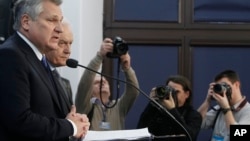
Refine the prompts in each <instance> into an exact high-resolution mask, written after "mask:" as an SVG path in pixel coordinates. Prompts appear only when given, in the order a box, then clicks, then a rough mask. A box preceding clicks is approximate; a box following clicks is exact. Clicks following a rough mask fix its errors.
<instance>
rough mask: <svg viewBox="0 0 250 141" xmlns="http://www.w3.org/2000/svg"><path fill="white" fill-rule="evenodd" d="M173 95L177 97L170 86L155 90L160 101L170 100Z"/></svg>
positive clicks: (158, 87) (162, 86) (161, 86)
mask: <svg viewBox="0 0 250 141" xmlns="http://www.w3.org/2000/svg"><path fill="white" fill-rule="evenodd" d="M171 93H172V96H174V95H176V91H175V89H174V88H172V87H170V86H164V85H160V86H157V87H156V89H155V96H156V97H157V98H159V99H169V96H170V94H171Z"/></svg>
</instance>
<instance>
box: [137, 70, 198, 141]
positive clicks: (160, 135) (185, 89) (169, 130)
mask: <svg viewBox="0 0 250 141" xmlns="http://www.w3.org/2000/svg"><path fill="white" fill-rule="evenodd" d="M170 87H171V88H173V89H174V91H172V90H168V88H170ZM161 89H162V88H161ZM159 92H165V94H159ZM162 95H165V97H162ZM150 97H152V98H154V99H156V101H157V102H159V104H161V105H162V106H163V107H164V108H165V109H166V110H167V111H168V112H169V113H170V114H171V115H172V116H173V117H174V118H173V117H172V116H170V115H169V114H168V113H167V112H166V111H164V110H160V109H159V108H157V106H156V105H154V104H153V103H149V104H148V105H147V107H146V108H145V110H144V111H143V112H142V114H141V116H140V119H139V123H138V126H137V128H144V127H148V130H149V132H150V133H151V134H153V135H154V136H155V137H154V139H153V140H157V141H158V140H171V141H174V140H178V141H181V140H184V141H187V140H192V141H195V140H196V138H197V135H198V133H199V131H200V126H201V121H202V118H201V115H200V114H199V113H198V112H197V111H196V110H194V108H193V106H192V104H191V100H192V90H191V86H190V81H189V80H188V79H187V78H186V77H184V76H181V75H175V76H170V77H169V78H168V80H167V81H166V90H163V91H160V88H159V87H155V88H153V89H152V91H151V93H150ZM175 119H176V120H177V121H176V120H175ZM178 122H179V123H180V124H181V125H182V126H181V125H179V124H178ZM183 128H185V129H183ZM185 130H186V131H187V132H188V134H187V133H186V131H185Z"/></svg>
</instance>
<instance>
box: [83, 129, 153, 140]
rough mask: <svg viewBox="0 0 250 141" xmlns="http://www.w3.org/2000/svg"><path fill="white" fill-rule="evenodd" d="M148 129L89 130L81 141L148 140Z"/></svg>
mask: <svg viewBox="0 0 250 141" xmlns="http://www.w3.org/2000/svg"><path fill="white" fill-rule="evenodd" d="M150 137H151V134H150V133H149V132H148V128H142V129H130V130H111V131H92V130H89V131H88V133H87V135H86V136H85V137H84V138H83V139H82V141H103V140H120V139H121V140H136V139H143V138H150Z"/></svg>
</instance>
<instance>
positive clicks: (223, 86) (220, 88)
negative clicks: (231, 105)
mask: <svg viewBox="0 0 250 141" xmlns="http://www.w3.org/2000/svg"><path fill="white" fill-rule="evenodd" d="M213 91H214V92H215V93H218V94H219V95H221V96H223V93H224V92H226V96H227V98H228V99H231V95H232V89H231V87H230V85H228V84H227V83H224V82H222V83H216V84H215V85H214V87H213Z"/></svg>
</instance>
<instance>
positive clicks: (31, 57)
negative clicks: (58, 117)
mask: <svg viewBox="0 0 250 141" xmlns="http://www.w3.org/2000/svg"><path fill="white" fill-rule="evenodd" d="M15 39H16V40H18V41H17V43H19V48H20V49H21V50H22V51H23V52H24V53H25V54H26V58H27V62H28V63H30V64H31V66H32V67H33V69H34V70H35V71H36V72H37V74H38V75H39V76H40V78H41V80H42V81H43V82H44V84H45V85H46V86H47V88H48V90H49V91H50V94H51V96H52V98H53V101H54V102H55V103H56V105H57V106H58V108H59V109H60V110H61V111H63V110H62V108H61V106H60V103H59V100H58V97H57V94H56V90H55V89H54V87H53V84H52V82H51V81H50V79H49V77H48V74H47V72H46V70H45V69H44V67H43V66H42V64H41V62H40V60H39V59H38V58H37V57H36V55H35V53H34V52H33V50H32V49H31V47H30V46H29V45H28V44H27V43H26V42H24V40H23V39H21V38H20V37H19V36H18V35H17V34H16V33H15Z"/></svg>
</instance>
